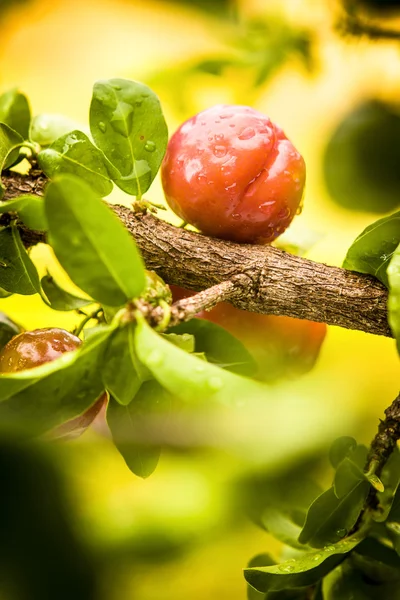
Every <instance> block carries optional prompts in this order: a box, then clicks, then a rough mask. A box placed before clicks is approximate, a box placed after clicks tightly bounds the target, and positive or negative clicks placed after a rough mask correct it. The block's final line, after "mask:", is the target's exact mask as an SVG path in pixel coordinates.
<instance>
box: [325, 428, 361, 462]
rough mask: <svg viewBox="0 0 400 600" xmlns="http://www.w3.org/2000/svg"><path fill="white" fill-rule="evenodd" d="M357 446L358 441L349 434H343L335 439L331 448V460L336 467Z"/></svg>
mask: <svg viewBox="0 0 400 600" xmlns="http://www.w3.org/2000/svg"><path fill="white" fill-rule="evenodd" d="M356 447H357V442H356V440H355V439H354V438H352V437H349V436H342V437H340V438H338V439H337V440H335V441H334V442H333V444H332V446H331V447H330V450H329V460H330V463H331V465H332V467H333V468H334V469H336V468H337V467H338V466H339V463H341V462H342V460H343V459H344V458H346V456H348V454H349V453H350V451H351V450H354V449H355V448H356Z"/></svg>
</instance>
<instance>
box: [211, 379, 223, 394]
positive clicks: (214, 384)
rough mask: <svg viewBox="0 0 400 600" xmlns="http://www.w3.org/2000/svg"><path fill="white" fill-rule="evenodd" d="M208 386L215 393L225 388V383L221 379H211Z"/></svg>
mask: <svg viewBox="0 0 400 600" xmlns="http://www.w3.org/2000/svg"><path fill="white" fill-rule="evenodd" d="M207 384H208V387H209V388H210V389H211V390H212V391H213V392H217V391H218V390H220V389H221V388H222V387H224V382H223V381H222V379H221V377H210V379H209V380H208V381H207Z"/></svg>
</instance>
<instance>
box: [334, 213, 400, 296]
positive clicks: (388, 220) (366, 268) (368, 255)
mask: <svg viewBox="0 0 400 600" xmlns="http://www.w3.org/2000/svg"><path fill="white" fill-rule="evenodd" d="M399 243H400V212H396V213H394V214H393V215H390V216H389V217H384V218H383V219H379V220H378V221H375V223H372V225H369V226H368V227H367V228H366V229H364V231H363V232H362V233H361V235H359V236H358V238H356V240H355V241H354V242H353V244H352V245H351V246H350V248H349V250H348V251H347V255H346V258H345V260H344V263H343V267H344V268H345V269H350V270H352V271H358V272H360V273H368V274H370V275H374V276H375V277H377V278H378V279H380V281H382V283H384V284H385V285H386V287H388V285H389V284H388V275H387V268H388V265H389V262H390V260H391V258H392V256H393V253H394V251H395V250H396V248H397V246H398V245H399Z"/></svg>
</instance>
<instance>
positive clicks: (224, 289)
mask: <svg viewBox="0 0 400 600" xmlns="http://www.w3.org/2000/svg"><path fill="white" fill-rule="evenodd" d="M239 290H240V288H237V287H236V285H235V282H234V280H229V281H222V283H217V285H213V286H212V287H210V288H207V289H206V290H203V291H202V292H199V293H198V294H195V295H194V296H190V298H184V299H183V300H178V302H175V304H173V305H172V307H171V319H170V321H169V325H170V326H172V325H177V324H178V323H180V322H181V321H189V319H192V318H193V317H195V316H196V315H197V314H198V313H199V312H201V311H202V310H210V309H211V308H213V307H214V306H215V305H216V304H218V303H219V302H230V301H232V300H233V299H234V298H235V296H237V295H238V294H239V293H240V291H239Z"/></svg>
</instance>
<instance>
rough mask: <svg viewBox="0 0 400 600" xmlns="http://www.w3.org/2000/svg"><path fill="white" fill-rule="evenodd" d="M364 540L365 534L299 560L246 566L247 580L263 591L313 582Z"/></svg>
mask: <svg viewBox="0 0 400 600" xmlns="http://www.w3.org/2000/svg"><path fill="white" fill-rule="evenodd" d="M361 539H362V535H361V534H359V535H358V536H353V537H352V538H348V539H347V540H346V541H345V542H339V543H337V544H335V545H331V546H326V547H325V548H324V549H323V550H319V551H314V552H307V553H305V554H303V555H301V556H300V557H299V558H297V559H291V560H288V561H286V562H284V563H281V564H279V565H274V566H272V567H253V568H252V569H245V571H244V575H245V579H246V581H247V582H248V583H250V585H252V586H253V587H254V588H255V589H256V590H259V591H260V592H269V591H273V590H284V589H287V588H300V587H305V586H310V585H313V584H315V583H317V582H318V581H319V580H320V579H321V578H322V577H325V575H327V574H328V573H329V572H330V571H332V569H334V568H335V567H336V565H338V564H339V563H340V562H341V561H342V560H343V559H344V555H345V554H346V553H348V552H350V551H351V550H353V548H355V547H356V546H357V544H359V543H360V541H361Z"/></svg>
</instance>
